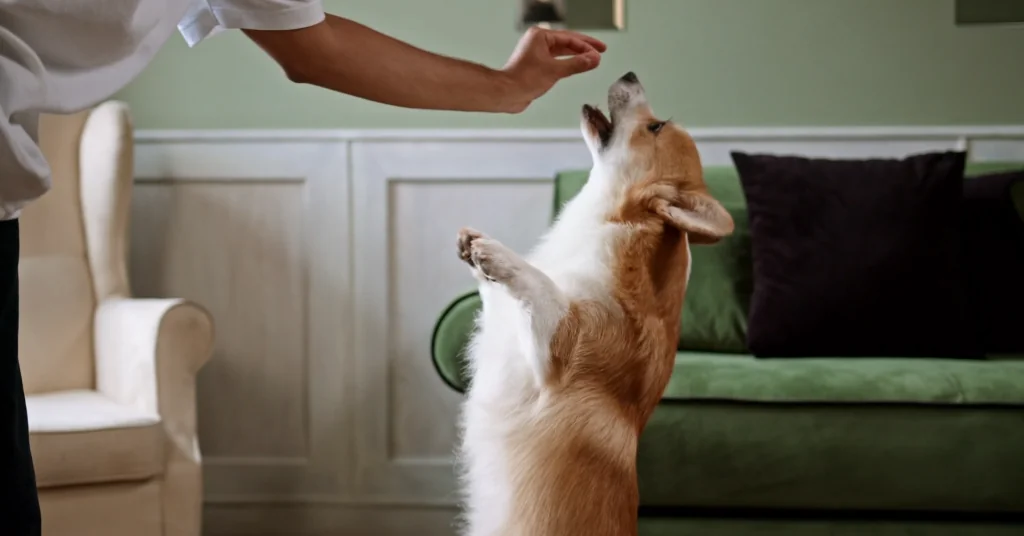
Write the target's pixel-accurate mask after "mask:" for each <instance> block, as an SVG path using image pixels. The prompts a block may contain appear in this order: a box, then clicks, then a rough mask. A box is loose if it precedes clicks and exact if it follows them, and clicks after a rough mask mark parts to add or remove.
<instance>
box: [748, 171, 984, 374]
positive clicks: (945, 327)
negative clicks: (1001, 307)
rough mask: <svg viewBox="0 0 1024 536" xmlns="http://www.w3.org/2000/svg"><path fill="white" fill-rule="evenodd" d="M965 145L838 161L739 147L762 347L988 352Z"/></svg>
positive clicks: (754, 337)
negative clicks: (970, 277)
mask: <svg viewBox="0 0 1024 536" xmlns="http://www.w3.org/2000/svg"><path fill="white" fill-rule="evenodd" d="M965 156H966V155H965V153H963V152H955V151H950V152H940V153H928V154H917V155H912V156H910V157H907V158H904V159H865V160H838V159H825V158H806V157H800V156H775V155H766V154H747V153H742V152H733V153H732V159H733V162H734V163H735V165H736V168H737V171H738V172H739V175H740V180H741V183H742V185H743V190H744V193H745V195H746V198H747V207H748V211H749V217H750V233H751V242H752V247H753V265H754V290H753V295H752V297H751V303H750V311H749V317H748V328H747V344H748V347H749V349H750V351H751V352H752V353H753V354H754V355H756V356H759V357H812V356H823V357H827V356H837V357H838V356H844V357H966V358H978V357H982V352H981V349H980V346H979V340H978V337H977V332H976V329H975V327H974V326H975V323H974V322H973V321H972V319H971V317H970V309H969V305H970V302H969V301H968V299H967V293H966V284H965V278H964V272H963V270H962V268H961V258H962V229H961V217H960V216H961V207H962V204H963V203H962V201H963V181H964V178H963V177H964V162H965Z"/></svg>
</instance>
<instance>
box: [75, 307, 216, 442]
mask: <svg viewBox="0 0 1024 536" xmlns="http://www.w3.org/2000/svg"><path fill="white" fill-rule="evenodd" d="M94 330H95V332H94V341H95V356H96V389H97V390H98V391H100V392H101V393H103V394H104V395H106V396H107V397H109V398H111V399H112V400H114V401H115V402H118V403H121V404H125V405H128V406H132V407H134V408H137V409H139V410H142V411H146V412H150V413H153V414H154V415H159V416H160V420H161V422H162V424H163V427H164V429H165V430H166V432H167V436H168V438H169V440H170V442H171V443H172V444H173V445H174V448H175V449H176V450H177V451H178V452H179V454H181V455H184V456H185V457H186V458H188V459H191V460H194V461H196V462H198V461H199V449H198V442H197V438H196V394H195V393H196V374H197V373H198V372H199V369H200V368H202V366H203V365H204V364H205V363H206V362H207V361H208V360H209V358H210V355H211V353H212V349H213V320H212V318H211V317H210V315H209V314H208V313H207V312H206V310H204V309H203V308H201V307H199V306H198V305H196V304H193V303H191V302H188V301H185V300H181V299H130V298H119V299H109V300H104V301H102V302H100V305H99V308H98V309H97V310H96V318H95V322H94Z"/></svg>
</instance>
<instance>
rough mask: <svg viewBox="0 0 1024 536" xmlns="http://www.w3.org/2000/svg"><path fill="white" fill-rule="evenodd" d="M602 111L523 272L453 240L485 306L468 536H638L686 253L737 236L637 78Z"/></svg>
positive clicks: (464, 442) (515, 263) (467, 441)
mask: <svg viewBox="0 0 1024 536" xmlns="http://www.w3.org/2000/svg"><path fill="white" fill-rule="evenodd" d="M608 107H609V111H610V114H611V119H610V121H609V119H607V118H605V116H604V115H603V114H602V113H601V112H600V111H599V110H598V109H597V108H595V107H591V106H584V107H583V114H582V130H583V135H584V138H585V140H586V143H587V146H588V147H589V148H590V151H591V153H592V155H593V162H594V165H593V169H592V170H591V172H590V177H589V179H588V181H587V184H586V185H585V186H584V187H583V189H582V190H581V191H580V192H579V194H578V195H577V196H576V197H575V198H573V199H572V200H571V201H570V202H569V203H567V204H566V205H565V207H564V208H563V210H562V212H561V215H560V216H559V218H558V220H557V221H556V222H555V224H554V225H553V226H552V228H551V229H550V230H549V231H548V233H547V234H546V235H545V236H544V237H543V238H542V239H541V241H540V243H539V244H538V245H537V246H536V248H535V249H534V250H533V252H532V253H531V254H530V255H529V256H528V257H527V258H525V259H524V258H522V257H520V256H518V255H517V254H516V253H514V252H512V251H511V250H510V249H508V248H507V247H505V246H504V245H502V244H501V243H500V242H498V241H496V240H494V239H492V238H489V237H487V236H485V235H484V234H482V233H480V232H478V231H475V230H472V229H462V230H461V231H460V233H459V239H458V247H459V255H460V257H461V258H462V259H463V260H464V261H466V262H467V263H469V264H470V266H471V267H472V272H473V274H474V275H475V276H476V277H477V278H478V279H479V280H480V282H481V283H480V296H481V298H482V301H483V310H482V311H481V314H480V316H479V318H478V319H477V322H478V329H477V331H476V333H475V334H474V336H473V339H472V342H471V345H470V354H469V363H470V364H469V366H470V369H471V370H470V372H471V376H472V381H471V386H470V388H469V392H468V394H467V398H466V402H465V405H464V408H463V415H462V422H461V426H462V430H461V432H462V433H461V446H460V449H459V458H460V466H461V470H462V475H461V476H462V477H463V488H464V492H465V505H464V506H465V514H464V525H465V526H464V527H463V531H464V534H467V535H469V536H569V535H586V536H612V535H614V536H627V535H635V534H636V533H637V507H638V504H639V499H638V492H637V478H636V448H637V440H638V437H639V435H640V433H641V431H642V430H643V428H644V426H645V425H646V423H647V420H648V418H649V417H650V415H651V413H652V412H653V410H654V408H655V406H656V405H657V404H658V401H659V400H660V398H661V396H662V393H663V392H664V389H665V386H666V384H667V382H668V379H669V376H670V375H671V373H672V367H673V363H674V356H675V349H676V342H677V340H678V335H679V317H680V313H681V310H682V305H683V296H684V294H685V292H686V284H687V280H688V279H689V272H690V250H689V248H690V245H691V244H708V243H713V242H715V241H717V240H719V239H720V238H721V237H723V236H726V235H728V234H730V233H731V232H732V230H733V221H732V218H730V216H729V214H728V213H727V212H726V211H725V210H724V209H723V208H722V206H721V205H720V204H719V203H718V202H717V201H715V200H714V199H713V198H712V197H710V196H709V195H708V193H707V188H706V186H705V184H704V180H703V177H702V171H701V162H700V156H699V154H698V152H697V148H696V146H695V144H694V142H693V140H692V139H691V138H690V136H689V135H688V134H687V133H686V132H685V131H684V130H683V129H682V128H680V127H679V126H677V125H676V124H674V123H672V122H666V121H662V120H660V119H657V118H656V117H655V116H654V115H653V113H652V112H651V108H650V106H649V105H648V103H647V98H646V95H645V93H644V89H643V87H642V86H641V85H640V83H639V81H638V80H637V78H636V76H635V75H633V73H627V74H626V75H625V76H623V77H622V78H620V79H619V80H617V81H616V82H615V83H614V84H613V85H612V86H611V88H610V89H609V92H608Z"/></svg>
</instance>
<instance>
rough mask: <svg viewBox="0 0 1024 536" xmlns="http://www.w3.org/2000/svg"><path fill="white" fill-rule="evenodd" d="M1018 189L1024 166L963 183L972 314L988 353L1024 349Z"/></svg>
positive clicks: (1023, 241) (1023, 219)
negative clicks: (1016, 200)
mask: <svg viewBox="0 0 1024 536" xmlns="http://www.w3.org/2000/svg"><path fill="white" fill-rule="evenodd" d="M1014 188H1024V169H1017V170H1015V171H1000V172H993V173H982V174H978V175H976V176H973V177H970V178H968V179H967V180H965V181H964V186H963V189H964V252H965V257H966V259H967V260H968V262H967V263H966V265H965V266H966V270H967V273H968V283H969V288H970V290H971V298H972V300H973V306H974V311H973V315H972V316H973V317H974V319H975V320H976V321H977V322H978V324H979V330H980V335H981V337H982V341H983V344H984V348H985V350H986V351H988V352H1024V329H1022V328H1021V326H1024V215H1022V214H1021V213H1018V207H1017V206H1015V202H1014V201H1015V200H1014V198H1013V192H1014ZM1022 191H1024V190H1022Z"/></svg>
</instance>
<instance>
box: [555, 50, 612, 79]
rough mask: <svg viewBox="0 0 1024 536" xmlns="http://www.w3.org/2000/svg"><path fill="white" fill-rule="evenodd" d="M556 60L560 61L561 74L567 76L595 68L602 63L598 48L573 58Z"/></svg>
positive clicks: (563, 76)
mask: <svg viewBox="0 0 1024 536" xmlns="http://www.w3.org/2000/svg"><path fill="white" fill-rule="evenodd" d="M556 61H557V62H558V70H559V75H561V77H562V78H565V77H567V76H572V75H574V74H580V73H585V72H587V71H590V70H592V69H594V68H595V67H597V66H598V64H600V63H601V54H600V53H599V52H597V51H596V50H590V51H588V52H584V53H583V54H578V55H576V56H572V57H571V58H567V59H564V60H556Z"/></svg>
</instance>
